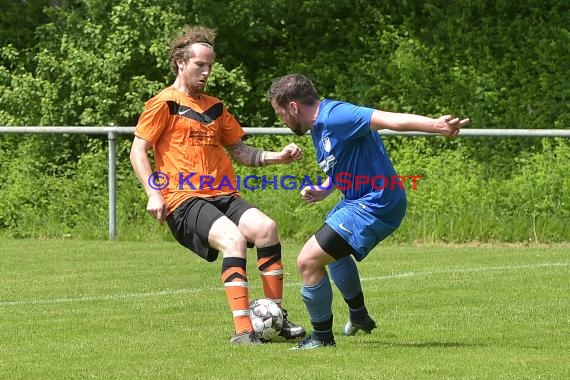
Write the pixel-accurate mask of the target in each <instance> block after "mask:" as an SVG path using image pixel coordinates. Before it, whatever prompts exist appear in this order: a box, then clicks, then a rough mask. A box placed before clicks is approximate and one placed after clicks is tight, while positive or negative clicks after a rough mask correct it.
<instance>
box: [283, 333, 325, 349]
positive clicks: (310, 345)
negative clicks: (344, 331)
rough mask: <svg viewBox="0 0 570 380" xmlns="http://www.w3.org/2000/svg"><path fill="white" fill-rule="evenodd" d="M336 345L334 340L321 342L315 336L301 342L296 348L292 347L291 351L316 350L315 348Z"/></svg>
mask: <svg viewBox="0 0 570 380" xmlns="http://www.w3.org/2000/svg"><path fill="white" fill-rule="evenodd" d="M334 346H336V343H335V341H334V338H331V339H329V340H321V339H319V338H317V337H316V336H314V335H313V334H311V335H309V336H308V337H306V338H305V339H303V340H302V341H300V342H299V344H297V345H296V346H295V347H291V348H290V350H314V349H315V348H322V347H334Z"/></svg>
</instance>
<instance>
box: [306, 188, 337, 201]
mask: <svg viewBox="0 0 570 380" xmlns="http://www.w3.org/2000/svg"><path fill="white" fill-rule="evenodd" d="M331 192H332V190H331V189H326V188H325V189H319V188H318V187H317V188H314V187H310V186H309V187H304V188H303V189H302V190H301V199H302V200H303V202H305V203H306V204H308V205H312V204H314V203H316V202H320V201H322V200H323V199H325V198H326V197H327V196H328V195H329V194H330V193H331Z"/></svg>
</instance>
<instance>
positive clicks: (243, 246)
mask: <svg viewBox="0 0 570 380" xmlns="http://www.w3.org/2000/svg"><path fill="white" fill-rule="evenodd" d="M211 245H212V247H213V248H216V249H218V250H219V251H220V252H222V253H223V255H224V256H228V255H229V256H235V257H245V255H246V252H247V241H246V239H245V237H244V236H243V235H242V234H241V233H239V231H232V232H229V231H228V232H227V233H226V234H225V235H222V236H219V237H218V238H217V239H216V241H212V242H211Z"/></svg>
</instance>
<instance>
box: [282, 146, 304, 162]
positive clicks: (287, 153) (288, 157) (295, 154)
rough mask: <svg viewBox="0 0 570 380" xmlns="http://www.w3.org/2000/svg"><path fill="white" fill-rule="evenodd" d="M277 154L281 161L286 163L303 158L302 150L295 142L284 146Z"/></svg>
mask: <svg viewBox="0 0 570 380" xmlns="http://www.w3.org/2000/svg"><path fill="white" fill-rule="evenodd" d="M279 155H280V161H281V163H283V164H288V163H290V162H293V161H297V160H300V159H301V158H303V151H301V148H299V147H298V146H297V144H294V143H291V144H289V145H287V146H286V147H284V148H283V150H282V151H281V153H279Z"/></svg>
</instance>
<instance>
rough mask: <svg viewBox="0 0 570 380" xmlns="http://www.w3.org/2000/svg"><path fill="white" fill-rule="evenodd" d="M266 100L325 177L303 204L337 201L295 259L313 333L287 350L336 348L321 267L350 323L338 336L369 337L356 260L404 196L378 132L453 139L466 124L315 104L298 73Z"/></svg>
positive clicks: (396, 221) (395, 216)
mask: <svg viewBox="0 0 570 380" xmlns="http://www.w3.org/2000/svg"><path fill="white" fill-rule="evenodd" d="M267 99H268V100H269V101H270V102H271V106H272V107H273V109H274V110H275V113H276V114H277V115H278V116H279V117H280V118H281V119H282V120H283V122H284V123H285V124H287V126H288V127H289V129H291V130H292V131H293V132H294V133H295V134H297V135H299V136H302V135H304V134H305V133H306V132H307V131H309V132H310V134H311V138H312V140H313V144H314V146H315V149H316V156H317V162H318V164H319V166H320V167H321V169H322V170H323V171H324V172H325V173H326V174H327V176H328V179H327V181H326V182H325V183H324V184H323V185H322V186H320V187H319V188H316V189H315V188H305V189H303V190H302V191H301V197H302V199H303V200H304V201H305V202H306V203H309V204H310V203H314V202H318V201H320V200H322V199H324V198H325V197H327V196H328V195H329V194H330V193H331V192H332V191H334V190H335V189H339V190H340V191H342V193H343V196H344V197H343V199H342V200H341V201H340V202H339V203H338V204H337V205H336V206H335V207H334V208H333V209H332V210H331V211H330V212H329V214H328V216H327V218H326V220H325V223H324V224H323V226H322V227H321V228H320V229H319V230H318V231H317V232H316V233H315V234H314V235H313V236H311V237H310V238H309V240H308V241H307V242H306V243H305V245H304V246H303V248H302V249H301V252H300V253H299V256H298V257H297V269H298V271H299V273H300V276H301V281H302V288H301V296H302V298H303V301H304V303H305V305H306V307H307V311H308V312H309V317H310V320H311V324H312V325H313V332H312V334H310V335H309V336H307V337H306V338H305V339H303V340H302V341H300V342H299V343H298V345H297V346H296V347H294V349H302V350H305V349H314V348H320V347H325V346H334V345H335V340H334V335H333V332H332V325H333V312H332V297H333V292H332V287H331V284H330V281H329V276H328V274H327V270H326V266H327V265H328V267H329V272H330V275H331V277H332V279H333V281H334V283H335V285H336V286H337V287H338V289H339V290H340V292H341V293H342V296H343V298H344V300H345V302H346V303H347V305H348V308H349V320H348V322H347V323H346V325H345V326H344V327H343V329H342V333H343V334H344V335H347V336H349V335H354V334H356V332H358V331H359V330H362V331H363V332H364V333H367V334H369V333H370V332H371V331H372V330H373V329H374V328H376V322H375V321H374V320H373V319H372V318H371V317H370V315H369V314H368V310H367V309H366V306H365V303H364V295H363V293H362V287H361V285H360V277H359V274H358V269H357V266H356V263H355V260H356V261H357V262H360V261H362V260H363V259H364V258H366V256H367V255H368V253H369V252H370V251H371V250H372V249H373V248H374V247H375V246H376V245H377V244H378V243H379V242H380V241H382V240H384V239H385V238H386V237H388V236H389V235H390V234H392V233H393V232H394V231H395V230H396V229H397V228H398V227H399V226H400V223H401V222H402V219H403V218H404V215H405V213H406V192H405V190H404V187H403V186H398V184H396V186H394V183H391V182H392V181H394V182H398V181H397V179H398V178H399V177H398V176H397V174H396V171H395V170H394V167H393V165H392V162H391V161H390V158H389V156H388V152H386V148H385V147H384V144H383V143H382V139H381V138H380V135H379V134H378V132H377V131H378V130H380V129H391V130H394V131H419V132H431V133H439V134H442V135H444V136H448V137H454V136H457V134H458V133H459V130H460V128H461V127H463V126H464V125H466V124H468V123H469V119H459V118H456V117H453V116H450V115H446V116H441V117H439V118H437V119H433V118H430V117H426V116H420V115H414V114H406V113H394V112H386V111H381V110H377V109H373V108H367V107H361V106H358V105H354V104H350V103H346V102H341V101H336V100H330V99H323V100H320V99H319V97H318V95H317V91H316V89H315V87H314V85H313V83H312V82H311V80H310V79H308V78H307V77H305V76H303V75H301V74H290V75H286V76H284V77H281V78H279V79H278V80H276V81H275V82H273V83H272V85H271V87H270V89H269V90H268V92H267ZM386 181H388V182H389V183H386ZM400 185H401V183H400Z"/></svg>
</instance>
